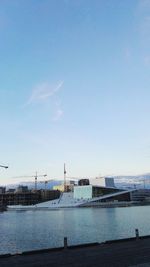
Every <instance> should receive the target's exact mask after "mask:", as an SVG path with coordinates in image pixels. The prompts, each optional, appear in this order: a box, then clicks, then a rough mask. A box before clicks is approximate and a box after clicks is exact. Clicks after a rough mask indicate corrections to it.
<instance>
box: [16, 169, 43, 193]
mask: <svg viewBox="0 0 150 267" xmlns="http://www.w3.org/2000/svg"><path fill="white" fill-rule="evenodd" d="M46 176H47V174H43V175H38V174H37V172H36V173H35V175H31V176H25V175H24V176H16V177H14V178H29V177H34V179H35V191H37V179H38V177H46Z"/></svg>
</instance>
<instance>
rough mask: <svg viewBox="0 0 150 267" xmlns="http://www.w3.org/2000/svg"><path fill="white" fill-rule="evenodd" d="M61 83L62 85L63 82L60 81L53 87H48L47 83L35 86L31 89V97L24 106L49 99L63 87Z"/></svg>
mask: <svg viewBox="0 0 150 267" xmlns="http://www.w3.org/2000/svg"><path fill="white" fill-rule="evenodd" d="M63 83H64V82H63V81H60V82H58V83H57V84H55V85H54V86H52V85H50V84H49V83H41V84H39V85H37V86H36V87H35V88H34V89H33V91H32V93H31V96H30V97H29V99H28V101H27V103H26V104H25V106H27V105H31V104H34V103H39V102H43V101H45V100H47V99H49V98H50V97H52V96H53V95H55V94H56V93H57V92H58V91H59V90H60V89H61V87H62V86H63Z"/></svg>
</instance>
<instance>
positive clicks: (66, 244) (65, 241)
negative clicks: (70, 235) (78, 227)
mask: <svg viewBox="0 0 150 267" xmlns="http://www.w3.org/2000/svg"><path fill="white" fill-rule="evenodd" d="M67 247H68V243H67V237H64V249H67Z"/></svg>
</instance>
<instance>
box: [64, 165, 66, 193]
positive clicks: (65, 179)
mask: <svg viewBox="0 0 150 267" xmlns="http://www.w3.org/2000/svg"><path fill="white" fill-rule="evenodd" d="M64 192H66V164H65V163H64Z"/></svg>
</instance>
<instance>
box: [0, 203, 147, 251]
mask: <svg viewBox="0 0 150 267" xmlns="http://www.w3.org/2000/svg"><path fill="white" fill-rule="evenodd" d="M135 228H138V229H139V232H140V235H150V206H142V207H129V208H74V209H62V210H61V209H60V210H50V211H21V212H19V211H8V212H4V213H0V242H1V246H0V254H5V253H16V252H17V253H18V252H21V251H27V250H34V249H41V248H50V247H59V246H63V238H64V236H67V237H68V243H69V245H73V244H81V243H89V242H102V241H106V240H112V239H119V238H126V237H131V236H135Z"/></svg>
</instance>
